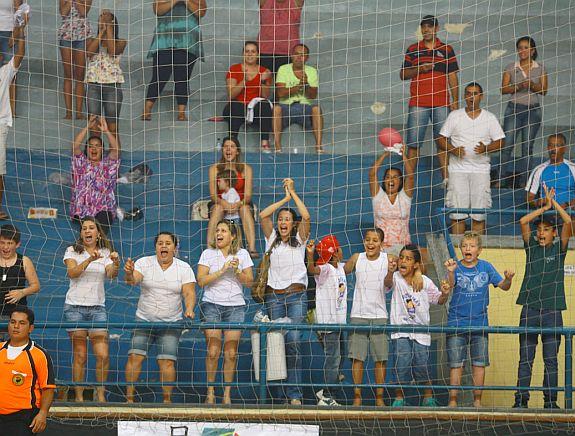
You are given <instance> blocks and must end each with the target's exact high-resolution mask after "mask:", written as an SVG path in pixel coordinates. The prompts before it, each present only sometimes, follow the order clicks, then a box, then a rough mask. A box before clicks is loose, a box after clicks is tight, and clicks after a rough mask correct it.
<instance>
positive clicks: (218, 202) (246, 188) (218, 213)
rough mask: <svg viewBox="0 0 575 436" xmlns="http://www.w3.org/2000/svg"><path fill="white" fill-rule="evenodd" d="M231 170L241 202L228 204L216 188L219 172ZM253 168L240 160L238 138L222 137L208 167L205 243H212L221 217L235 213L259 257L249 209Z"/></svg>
mask: <svg viewBox="0 0 575 436" xmlns="http://www.w3.org/2000/svg"><path fill="white" fill-rule="evenodd" d="M225 170H231V171H234V172H235V174H236V183H235V186H234V188H235V190H236V191H237V192H238V194H239V195H240V200H241V202H238V203H235V204H234V205H231V204H230V203H228V202H227V201H225V200H224V199H223V198H222V192H220V191H219V190H218V173H220V172H222V171H225ZM252 174H253V173H252V167H251V166H249V165H248V164H246V163H244V162H242V151H241V149H240V142H239V141H238V139H237V138H224V141H223V143H222V157H221V158H220V161H219V162H218V163H215V164H213V165H212V166H211V167H210V171H209V179H210V198H211V200H212V201H211V202H210V222H209V224H208V245H211V244H212V243H213V242H214V237H215V234H216V225H217V224H218V223H219V222H220V221H221V220H222V219H223V218H224V214H226V213H231V212H237V213H239V215H240V218H241V220H242V226H243V229H244V235H245V236H246V240H247V243H248V249H249V252H250V256H251V257H252V258H258V257H259V255H258V252H257V251H256V232H255V228H254V226H255V223H254V215H253V211H252V204H251V200H252V188H253V175H252Z"/></svg>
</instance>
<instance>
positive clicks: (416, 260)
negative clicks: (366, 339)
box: [385, 244, 451, 407]
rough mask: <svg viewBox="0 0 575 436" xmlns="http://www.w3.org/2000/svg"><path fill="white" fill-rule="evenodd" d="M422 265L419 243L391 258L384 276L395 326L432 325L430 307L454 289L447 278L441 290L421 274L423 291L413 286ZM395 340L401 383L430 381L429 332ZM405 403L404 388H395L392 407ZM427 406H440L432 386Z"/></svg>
mask: <svg viewBox="0 0 575 436" xmlns="http://www.w3.org/2000/svg"><path fill="white" fill-rule="evenodd" d="M420 268H421V253H420V252H419V249H418V248H417V246H416V245H413V244H408V245H406V246H405V247H403V248H402V250H401V252H400V253H399V260H395V259H392V260H390V263H389V270H388V272H387V276H386V277H385V286H386V287H388V288H391V290H392V292H393V293H392V296H391V316H390V318H391V323H392V324H396V325H422V326H425V325H429V306H430V305H431V304H444V303H445V302H446V301H447V298H448V297H449V293H450V292H451V285H450V284H449V283H448V282H447V281H445V282H442V284H441V291H440V290H439V289H437V286H435V284H434V283H433V282H432V281H431V279H429V277H427V276H422V279H423V288H422V289H421V291H415V290H414V289H413V286H412V285H413V280H414V277H415V275H416V273H417V271H420ZM391 339H392V340H394V341H395V350H396V354H397V360H396V363H395V370H396V373H397V381H398V383H400V384H409V383H411V381H412V379H414V380H415V382H416V383H417V384H429V385H430V384H431V374H430V372H429V348H430V346H431V335H430V334H429V333H409V332H398V333H392V334H391ZM403 406H405V395H404V392H403V390H402V389H396V391H395V400H394V401H393V404H392V407H403ZM422 406H424V407H438V406H439V404H438V403H437V401H435V398H433V391H432V390H431V388H429V389H425V391H424V393H423V403H422Z"/></svg>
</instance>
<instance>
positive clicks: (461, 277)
mask: <svg viewBox="0 0 575 436" xmlns="http://www.w3.org/2000/svg"><path fill="white" fill-rule="evenodd" d="M488 283H489V274H487V273H486V272H480V273H479V274H476V275H474V276H473V279H471V278H469V277H468V276H466V275H465V274H461V273H458V274H457V285H458V286H460V287H461V289H462V290H463V291H464V294H467V295H473V294H477V289H479V288H482V287H483V286H485V285H487V284H488Z"/></svg>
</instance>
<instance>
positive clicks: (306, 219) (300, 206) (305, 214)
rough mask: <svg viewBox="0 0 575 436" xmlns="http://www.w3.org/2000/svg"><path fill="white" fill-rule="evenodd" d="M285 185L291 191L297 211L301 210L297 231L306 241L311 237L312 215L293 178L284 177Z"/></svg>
mask: <svg viewBox="0 0 575 436" xmlns="http://www.w3.org/2000/svg"><path fill="white" fill-rule="evenodd" d="M284 187H285V188H286V189H287V190H288V192H289V193H290V195H291V198H292V200H293V201H294V203H295V206H296V208H297V211H298V212H299V215H300V217H301V221H300V223H299V225H298V228H297V231H298V233H299V236H300V238H302V239H303V240H304V241H305V240H306V239H307V238H308V237H309V231H310V227H311V216H310V214H309V211H308V210H307V207H306V206H305V204H304V202H303V201H302V199H301V198H299V195H298V194H297V192H295V187H294V182H293V180H292V179H289V178H288V179H284Z"/></svg>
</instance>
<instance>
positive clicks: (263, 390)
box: [258, 323, 268, 404]
mask: <svg viewBox="0 0 575 436" xmlns="http://www.w3.org/2000/svg"><path fill="white" fill-rule="evenodd" d="M262 324H263V323H259V325H258V332H259V335H260V349H259V353H260V383H259V386H260V395H259V403H260V404H265V403H266V400H267V354H268V353H267V351H268V335H267V328H266V326H264V325H262Z"/></svg>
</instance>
